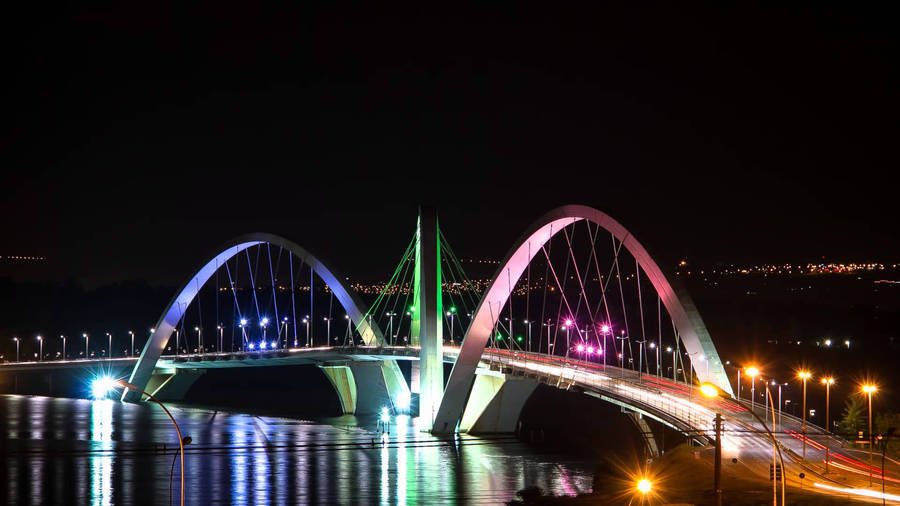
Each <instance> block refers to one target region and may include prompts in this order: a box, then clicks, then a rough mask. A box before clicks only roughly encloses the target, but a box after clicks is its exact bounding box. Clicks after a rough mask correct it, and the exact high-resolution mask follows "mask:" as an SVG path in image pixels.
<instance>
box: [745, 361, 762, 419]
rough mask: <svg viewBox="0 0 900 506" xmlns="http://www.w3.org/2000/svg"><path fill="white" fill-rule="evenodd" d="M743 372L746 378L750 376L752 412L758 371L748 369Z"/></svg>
mask: <svg viewBox="0 0 900 506" xmlns="http://www.w3.org/2000/svg"><path fill="white" fill-rule="evenodd" d="M745 372H746V373H747V376H750V411H753V409H754V407H755V403H756V376H757V375H758V374H759V369H757V368H756V367H748V368H747V369H746V370H745Z"/></svg>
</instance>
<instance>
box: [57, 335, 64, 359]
mask: <svg viewBox="0 0 900 506" xmlns="http://www.w3.org/2000/svg"><path fill="white" fill-rule="evenodd" d="M59 338H60V339H62V340H63V360H65V359H66V336H64V335H62V334H60V335H59Z"/></svg>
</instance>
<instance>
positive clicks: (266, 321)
mask: <svg viewBox="0 0 900 506" xmlns="http://www.w3.org/2000/svg"><path fill="white" fill-rule="evenodd" d="M259 326H260V327H262V329H263V338H262V345H261V346H260V348H262V349H265V347H266V330H267V329H268V327H269V318H268V317H266V316H263V317H262V320H260V321H259Z"/></svg>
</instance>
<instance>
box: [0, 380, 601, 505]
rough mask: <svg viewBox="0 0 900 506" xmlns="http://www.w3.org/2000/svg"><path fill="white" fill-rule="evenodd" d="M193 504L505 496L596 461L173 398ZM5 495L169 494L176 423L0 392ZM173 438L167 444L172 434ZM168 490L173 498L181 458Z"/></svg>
mask: <svg viewBox="0 0 900 506" xmlns="http://www.w3.org/2000/svg"><path fill="white" fill-rule="evenodd" d="M171 411H172V414H173V416H174V417H175V418H176V420H177V421H178V424H179V426H180V427H181V430H182V433H183V434H184V435H189V436H190V437H191V438H192V439H193V442H192V443H191V444H190V445H189V446H188V447H187V449H186V450H185V490H186V503H188V504H323V503H331V504H406V503H410V504H415V503H420V504H442V503H478V504H484V503H502V502H504V501H508V500H510V499H512V498H514V496H515V492H516V491H517V490H521V489H523V488H526V487H529V486H538V487H540V488H542V489H544V490H546V491H549V492H551V493H554V494H570V495H574V494H577V493H581V492H588V491H590V489H591V485H592V475H593V466H592V463H591V462H590V461H589V460H587V459H585V458H581V457H573V456H566V455H562V454H557V453H550V452H547V451H544V450H542V449H541V447H536V446H529V445H525V444H523V443H519V442H517V441H516V440H515V439H513V438H509V437H496V438H478V437H466V436H463V437H460V438H458V439H455V440H441V439H438V438H435V437H432V436H431V435H429V434H427V433H424V432H422V431H420V430H419V429H418V428H417V427H416V421H417V420H416V419H410V418H409V417H405V416H397V417H392V418H391V420H390V422H389V423H388V424H387V426H388V432H387V433H384V434H382V431H381V429H380V428H379V422H378V420H377V419H372V420H366V419H358V418H356V417H349V416H345V417H340V418H335V419H330V420H328V422H329V423H316V422H306V421H300V420H292V419H285V418H273V417H261V416H254V415H250V414H243V413H228V412H223V411H215V410H211V409H202V408H192V407H185V406H172V407H171ZM0 430H2V439H0V443H2V446H3V452H2V453H3V457H2V467H0V473H2V474H0V476H2V478H0V479H3V478H5V480H4V481H5V482H6V484H7V487H6V489H5V491H2V492H0V494H2V495H0V503H4V504H34V505H44V504H92V505H93V504H97V505H105V504H148V503H152V504H166V503H168V501H169V486H170V482H169V473H170V469H171V465H172V461H173V456H175V455H177V441H178V440H177V436H175V432H174V429H173V426H172V424H171V422H170V421H169V419H168V418H167V417H166V416H165V414H164V413H163V412H162V410H161V409H159V407H158V406H155V405H132V404H122V403H119V402H115V401H109V400H106V401H89V400H83V399H55V398H49V397H28V396H15V395H12V396H0ZM173 444H174V446H173ZM174 477H175V479H174V482H173V491H172V494H173V501H174V503H175V504H177V503H178V487H179V479H178V464H177V463H176V464H175V473H174Z"/></svg>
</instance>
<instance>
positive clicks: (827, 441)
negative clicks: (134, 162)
mask: <svg viewBox="0 0 900 506" xmlns="http://www.w3.org/2000/svg"><path fill="white" fill-rule="evenodd" d="M821 383H822V384H823V385H825V473H826V474H827V473H828V453H829V450H831V436H830V433H831V426H830V425H828V423H829V421H828V418H829V415H830V414H831V409H830V408H831V405H830V400H831V385H834V378H831V377H828V378H822V380H821Z"/></svg>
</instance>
